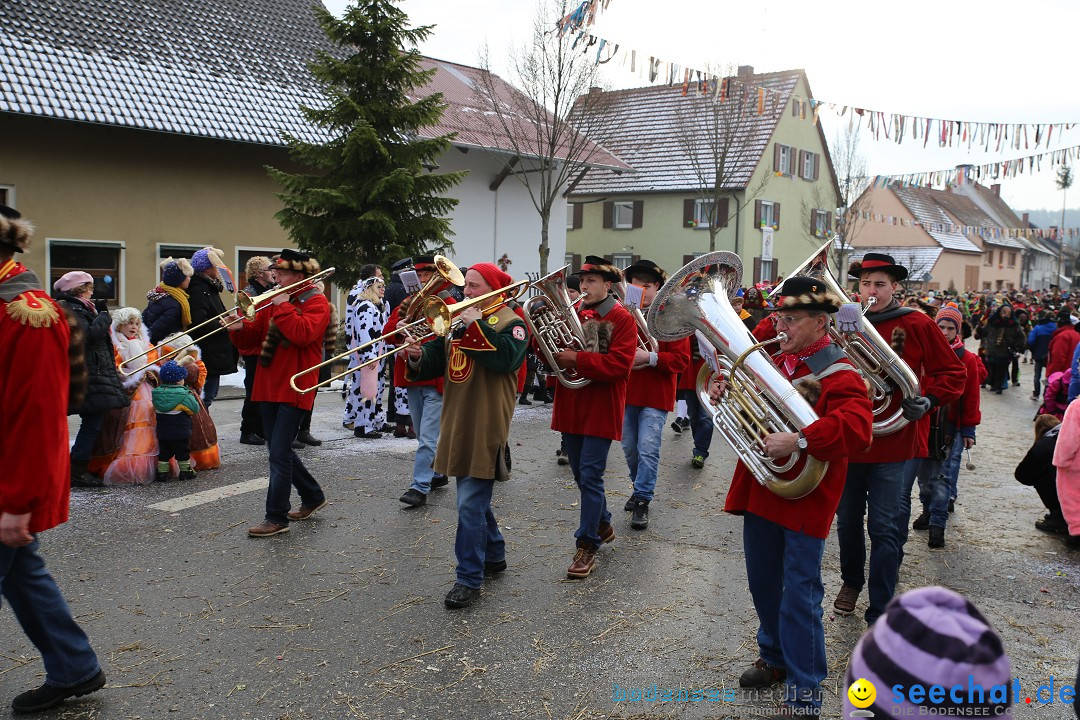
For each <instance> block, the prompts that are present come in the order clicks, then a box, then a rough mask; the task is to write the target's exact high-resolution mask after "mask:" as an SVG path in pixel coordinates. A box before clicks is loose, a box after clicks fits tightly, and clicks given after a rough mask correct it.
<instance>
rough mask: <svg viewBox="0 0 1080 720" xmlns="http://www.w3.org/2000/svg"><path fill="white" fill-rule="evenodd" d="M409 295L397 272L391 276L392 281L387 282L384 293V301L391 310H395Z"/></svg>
mask: <svg viewBox="0 0 1080 720" xmlns="http://www.w3.org/2000/svg"><path fill="white" fill-rule="evenodd" d="M408 296H409V293H408V291H406V290H405V285H404V284H402V282H401V278H400V277H399V276H398V274H397V273H394V274H393V275H391V276H390V282H388V283H387V284H386V292H385V293H384V294H383V302H384V303H386V307H387V308H388V309H389V310H394V309H395V308H397V306H398V305H400V304H401V301H402V300H404V299H405V298H407V297H408Z"/></svg>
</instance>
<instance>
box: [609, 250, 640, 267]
mask: <svg viewBox="0 0 1080 720" xmlns="http://www.w3.org/2000/svg"><path fill="white" fill-rule="evenodd" d="M605 257H607V256H605ZM611 264H612V265H614V266H615V267H617V268H619V269H620V270H625V269H626V268H628V267H630V266H631V265H633V264H634V256H633V254H632V253H615V254H614V255H612V256H611Z"/></svg>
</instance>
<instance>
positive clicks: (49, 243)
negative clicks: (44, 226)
mask: <svg viewBox="0 0 1080 720" xmlns="http://www.w3.org/2000/svg"><path fill="white" fill-rule="evenodd" d="M54 245H60V246H63V245H67V246H75V247H79V246H82V247H101V248H110V249H113V250H119V251H120V262H119V263H117V267H118V268H119V270H117V273H118V274H119V275H120V277H119V278H118V279H119V280H120V292H119V293H117V297H116V303H117V307H125V306H126V305H127V243H125V242H124V241H123V240H83V239H78V238H50V237H47V238H45V283H46V285H47V286H50V287H51V286H52V281H51V280H50V279H49V278H51V277H52V248H53V246H54ZM154 267H155V269H156V267H157V266H156V265H155V266H154ZM154 284H155V285H156V284H157V281H156V280H155V282H154Z"/></svg>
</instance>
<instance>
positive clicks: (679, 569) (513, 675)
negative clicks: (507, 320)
mask: <svg viewBox="0 0 1080 720" xmlns="http://www.w3.org/2000/svg"><path fill="white" fill-rule="evenodd" d="M1021 367H1022V368H1023V369H1024V371H1025V372H1024V377H1023V381H1022V386H1021V387H1019V388H1010V389H1009V390H1008V391H1006V393H1005V394H1004V395H1002V396H996V395H987V394H984V396H983V399H984V407H983V418H984V421H983V426H982V427H980V429H979V435H978V442H979V444H978V446H977V448H976V450H975V451H974V452H973V453H972V461H973V462H974V464H975V466H976V469H975V470H973V471H971V470H963V471H962V472H961V481H960V483H961V485H960V487H961V490H960V499H959V502H958V504H957V507H956V513H955V514H954V515H953V516H952V517H951V518H950V526H949V529H948V533H947V536H946V547H945V549H944V550H935V551H931V550H929V549H928V548H927V547H926V534H925V532H912V537H911V539H910V540H909V542H908V546H907V548H906V550H907V553H908V554H907V559H906V560H905V564H904V568H903V569H902V571H901V589H908V588H913V587H919V586H922V585H928V584H942V585H946V586H948V587H951V588H953V589H955V590H958V591H960V592H962V593H964V594H965V595H966V596H967V597H968V598H970V599H971V600H972V601H973V602H974V603H975V605H976V606H977V607H978V608H979V609H980V610H981V611H982V612H983V613H984V614H985V615H986V616H987V618H988V619H989V620H990V621H991V623H992V624H993V625H994V626H995V627H996V629H997V630H998V632H999V633H1000V634H1001V635H1002V637H1003V639H1004V642H1005V648H1006V651H1007V652H1008V653H1009V655H1010V657H1011V659H1012V664H1013V673H1014V677H1017V678H1019V679H1020V680H1021V682H1022V686H1023V688H1024V689H1025V692H1026V691H1028V690H1030V691H1031V692H1034V690H1035V688H1036V687H1037V686H1038V685H1041V684H1045V683H1048V682H1049V681H1050V678H1054V679H1055V682H1056V683H1057V686H1058V687H1060V686H1061V685H1062V684H1071V683H1072V678H1074V677H1075V674H1076V663H1077V654H1078V647H1080V633H1078V632H1077V630H1076V621H1077V617H1078V613H1077V610H1078V609H1080V553H1078V552H1075V551H1069V550H1068V549H1066V547H1065V545H1064V543H1063V542H1062V541H1061V539H1060V537H1057V536H1050V535H1046V534H1044V533H1041V532H1039V531H1037V530H1036V529H1035V528H1034V527H1033V523H1034V521H1035V520H1037V519H1038V518H1040V517H1042V514H1043V512H1044V511H1043V509H1042V507H1041V505H1040V503H1039V500H1038V498H1037V496H1036V494H1035V492H1034V490H1033V489H1031V488H1027V487H1023V486H1021V485H1019V484H1018V483H1016V481H1015V480H1013V478H1012V470H1013V468H1014V467H1015V465H1016V463H1017V462H1018V461H1019V459H1020V458H1021V457H1022V455H1023V453H1024V452H1025V451H1026V449H1027V447H1028V446H1029V445H1030V443H1031V441H1032V431H1031V423H1030V421H1031V417H1032V415H1033V413H1034V410H1035V407H1036V403H1034V402H1032V401H1031V400H1030V399H1029V397H1028V396H1029V394H1030V392H1031V389H1030V387H1029V377H1028V372H1029V369H1030V367H1031V366H1030V365H1022V366H1021ZM341 410H342V401H341V397H340V395H339V394H337V393H333V392H331V393H323V394H320V395H319V398H318V402H317V404H316V414H315V420H314V423H313V432H314V433H315V435H317V436H318V437H320V438H322V439H324V440H325V443H324V444H323V445H322V446H321V447H319V448H310V449H305V450H303V451H302V452H301V454H302V456H303V458H304V461H305V462H306V463H307V464H308V467H309V468H310V469H311V470H312V471H313V473H314V474H315V475H316V477H318V478H319V479H320V480H321V482H323V484H324V486H325V488H326V491H327V495H328V497H329V499H330V503H331V504H330V505H329V507H327V508H326V509H325V510H323V511H322V512H320V513H319V514H318V515H317V516H316V518H315V519H313V520H311V521H307V522H299V523H294V524H293V529H292V532H290V533H288V534H285V535H281V536H276V537H272V538H267V539H250V538H248V537H247V535H246V534H245V529H246V528H247V527H248V526H249V525H252V524H255V523H256V522H258V521H260V520H261V519H262V512H263V502H264V488H265V482H266V481H265V477H266V475H267V461H266V455H265V449H264V448H259V447H250V446H245V445H240V444H238V442H237V440H238V437H239V430H238V426H239V411H240V402H239V401H238V400H235V399H222V400H219V401H218V402H217V403H215V404H214V406H213V408H212V415H213V417H214V419H215V422H216V423H217V425H218V430H219V434H220V437H221V442H220V446H221V454H222V467H221V468H220V469H217V470H213V471H207V472H202V473H200V474H199V476H198V477H197V478H196V479H195V480H193V481H190V482H186V483H168V484H154V485H149V486H143V487H117V488H102V489H95V490H77V491H75V492H74V493H73V495H72V501H71V520H70V521H69V522H68V523H67V524H66V525H64V526H62V527H60V528H57V529H55V530H52V531H50V532H47V533H45V534H44V535H43V542H42V551H43V553H44V555H45V557H46V561H47V563H48V565H49V567H50V568H51V570H52V572H53V574H54V575H55V577H56V578H57V581H58V582H59V584H60V586H61V588H62V589H63V591H64V593H65V594H66V596H67V598H68V600H69V602H70V604H71V606H72V608H73V611H74V613H75V615H76V616H77V618H78V620H79V621H80V622H81V623H82V625H83V627H84V628H85V629H86V630H87V632H88V633H89V635H90V637H91V640H92V642H93V644H94V646H95V648H96V650H97V652H98V654H99V656H100V658H101V661H102V664H103V666H104V667H105V670H106V673H107V674H108V685H107V686H106V688H105V689H104V690H102V691H100V692H98V693H96V694H94V695H91V696H88V697H86V698H84V699H81V700H79V701H68V702H67V703H65V705H64V706H63V707H62V708H61V709H58V710H56V711H54V712H50V713H45V714H44V715H42V717H47V718H101V719H108V720H119V719H121V718H177V719H187V718H192V719H196V718H197V719H199V720H203V719H206V720H209V719H211V718H221V719H223V720H241V719H263V720H285V719H288V720H300V719H301V718H304V719H307V718H514V717H519V718H567V719H575V720H577V719H581V718H607V717H616V718H630V717H633V718H669V717H670V718H706V717H707V718H749V717H754V716H756V715H758V714H764V713H766V711H768V710H769V709H771V708H773V707H775V702H773V701H772V699H771V698H769V697H758V698H753V697H748V696H747V695H745V694H743V693H740V692H739V690H738V676H739V674H740V673H741V672H742V671H743V670H744V669H746V668H747V667H748V666H749V665H750V663H751V662H753V660H754V659H755V658H756V657H757V651H756V643H755V639H754V634H755V631H756V620H755V615H754V611H753V606H752V604H751V602H750V597H749V594H748V592H747V589H746V577H745V571H744V567H743V558H742V550H741V545H742V541H741V529H742V520H741V519H740V518H738V517H733V516H729V515H726V514H724V513H723V512H722V511H721V508H722V504H723V498H724V495H725V493H726V490H727V486H728V482H729V480H730V477H731V473H732V469H733V467H734V464H735V456H734V454H733V453H732V452H731V451H730V450H729V449H728V448H727V447H726V445H724V444H723V443H722V440H721V439H720V438H719V436H717V437H715V438H714V443H713V454H712V456H711V457H710V458H709V459H708V461H707V464H706V466H705V469H704V470H694V469H692V468H691V467H690V464H689V462H690V452H691V448H692V443H691V439H690V437H689V436H676V435H674V434H673V433H672V432H671V430H670V429H669V430H666V431H665V435H664V445H663V458H662V462H661V474H660V481H659V487H658V492H657V498H656V500H655V501H654V502H653V504H652V507H651V518H650V526H649V528H648V530H646V531H644V532H637V531H633V530H631V529H630V527H629V514H628V513H624V512H623V510H622V505H623V502H624V501H625V499H626V497H627V496H628V495H629V484H628V480H627V476H626V465H625V461H624V460H623V458H622V453H621V449H620V448H619V447H618V445H617V444H616V445H613V447H612V451H611V455H610V457H609V462H608V473H607V477H608V483H607V484H608V498H609V504H610V506H611V507H612V512H613V514H614V515H615V518H616V520H615V526H616V530H617V533H618V537H617V538H616V540H615V542H614V543H613V544H612V545H607V546H604V548H603V549H602V550H601V552H600V554H599V566H598V569H597V570H596V571H595V572H594V573H593V575H592V576H591V577H589V578H588V579H586V580H584V581H571V580H567V579H566V577H565V570H566V567H567V566H568V565H569V563H570V560H571V557H572V556H573V550H574V540H573V531H574V529H575V527H576V524H577V516H578V494H577V490H576V487H575V485H574V482H573V479H572V477H571V475H570V471H569V468H566V467H560V466H558V465H556V462H555V448H556V447H557V438H556V436H555V434H554V433H552V432H551V431H550V430H549V429H548V424H549V417H550V406H549V405H533V406H531V407H518V412H517V414H516V416H515V418H514V424H513V427H512V430H511V440H512V443H513V459H514V467H513V478H512V479H511V481H510V482H508V483H505V484H499V485H498V486H497V488H496V492H495V504H496V508H495V512H496V516H497V517H498V519H499V522H500V525H501V526H502V528H503V532H504V534H505V536H506V539H507V542H508V552H507V560H508V562H509V570H508V571H507V572H506V573H504V574H503V575H501V576H498V577H495V578H491V579H489V580H487V581H486V582H485V586H484V590H483V594H482V597H481V600H480V602H479V603H478V604H477V605H475V606H474V607H472V608H468V609H466V610H458V611H451V610H447V609H446V608H445V607H444V606H443V603H442V599H443V596H444V595H445V593H446V592H447V591H448V590H449V589H450V587H451V586H452V584H453V580H454V554H453V539H454V531H455V525H456V510H455V494H454V492H455V491H454V486H453V483H451V485H449V486H448V487H446V488H444V489H440V490H436V491H433V493H432V495H431V496H430V498H429V502H428V504H427V506H425V507H422V508H419V509H407V508H406V507H405V506H404V505H402V504H401V503H400V502H398V497H399V496H400V494H401V493H402V491H403V490H404V489H405V488H406V487H407V486H408V482H409V476H410V473H411V468H412V457H413V452H414V449H415V441H410V440H408V439H394V438H392V437H386V438H384V439H380V440H362V439H356V438H354V437H352V434H351V432H350V431H348V430H345V429H344V428H342V426H341ZM30 437H31V436H30V435H29V434H28V438H27V442H26V451H27V452H33V445H32V441H31V440H30ZM207 491H217V492H216V493H214V492H211V493H209V494H206V495H196V496H195V497H192V496H193V495H195V494H196V493H206V492H207ZM167 501H177V502H175V503H173V504H171V505H160V503H166V502H167ZM294 501H295V496H294ZM824 576H825V594H826V598H825V610H826V612H825V626H826V636H827V649H828V660H829V666H830V673H829V677H828V680H827V682H826V684H825V688H826V703H825V710H826V717H838V716H839V699H838V698H839V697H840V696H841V695H842V694H843V693H844V692H846V689H847V688H846V687H843V686H842V685H843V672H844V668H845V667H846V664H847V659H848V656H849V654H850V652H851V650H852V648H853V647H854V644H855V642H856V641H857V639H858V637H859V635H860V634H861V633H862V631H863V630H864V629H865V627H864V623H863V621H862V619H861V613H862V611H863V610H864V609H865V593H864V595H863V597H862V598H861V601H862V602H860V605H859V608H858V610H857V612H856V614H855V615H852V616H847V617H837V616H834V615H833V613H832V612H831V607H832V598H833V597H834V595H835V593H836V591H837V590H838V589H839V584H840V583H839V566H838V550H837V546H836V541H835V533H834V534H833V537H832V538H830V540H829V542H828V544H827V546H826V551H825V570H824ZM42 680H43V672H42V667H41V664H40V659H39V658H38V657H37V653H36V651H35V649H34V648H33V646H31V645H30V644H29V642H28V641H27V640H26V637H25V636H24V635H23V634H22V632H21V630H20V629H19V627H18V625H17V624H16V622H15V620H14V618H13V616H12V615H11V613H10V612H9V611H7V610H4V611H0V702H2V704H3V707H2V709H0V718H6V717H8V716H9V714H10V709H9V708H8V702H9V699H10V698H11V697H12V696H14V695H15V694H17V693H18V692H21V691H22V690H24V689H27V688H29V687H33V686H36V685H37V684H39V683H41V682H42ZM654 683H655V684H656V685H657V686H658V687H659V688H665V687H666V688H675V689H677V688H683V687H685V688H689V689H694V688H696V689H705V690H708V689H716V690H718V691H719V693H718V694H719V695H720V697H724V693H725V691H727V690H729V689H733V690H734V691H735V693H736V695H737V697H736V698H735V699H734V700H730V701H715V702H710V701H701V702H690V701H686V702H675V701H672V702H646V701H639V702H628V701H617V700H616V698H617V697H618V696H617V689H616V686H618V687H619V688H633V687H646V688H647V687H649V686H651V685H652V684H654ZM1071 712H1072V711H1071V709H1066V708H1063V707H1062V706H1061V705H1060V704H1054V705H1046V706H1040V705H1039V704H1038V703H1032V704H1031V705H1027V704H1023V706H1022V707H1019V708H1017V709H1016V713H1015V716H1016V717H1023V718H1047V719H1050V718H1053V719H1055V720H1060V719H1061V718H1064V717H1068V716H1069V714H1071ZM1067 713H1068V714H1067Z"/></svg>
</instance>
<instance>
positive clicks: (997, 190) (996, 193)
mask: <svg viewBox="0 0 1080 720" xmlns="http://www.w3.org/2000/svg"><path fill="white" fill-rule="evenodd" d="M990 190H991V192H993V193H994V196H995V197H1001V183H994V184H993V185H991V186H990Z"/></svg>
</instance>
